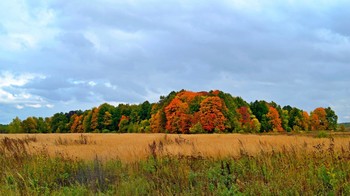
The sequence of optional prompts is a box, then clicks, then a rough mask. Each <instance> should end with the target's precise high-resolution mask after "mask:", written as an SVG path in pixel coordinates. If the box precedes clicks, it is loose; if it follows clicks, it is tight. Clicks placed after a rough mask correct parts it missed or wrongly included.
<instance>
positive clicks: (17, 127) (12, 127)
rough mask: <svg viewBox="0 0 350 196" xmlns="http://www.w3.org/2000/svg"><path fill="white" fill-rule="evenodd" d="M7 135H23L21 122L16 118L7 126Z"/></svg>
mask: <svg viewBox="0 0 350 196" xmlns="http://www.w3.org/2000/svg"><path fill="white" fill-rule="evenodd" d="M8 129H9V133H23V129H22V121H21V119H19V118H18V117H16V118H14V119H13V120H12V122H11V123H10V124H9V128H8Z"/></svg>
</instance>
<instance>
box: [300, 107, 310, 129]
mask: <svg viewBox="0 0 350 196" xmlns="http://www.w3.org/2000/svg"><path fill="white" fill-rule="evenodd" d="M309 127H310V116H309V113H307V112H306V111H303V114H302V118H301V128H302V130H304V131H308V130H309Z"/></svg>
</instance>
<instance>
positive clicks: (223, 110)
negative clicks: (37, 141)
mask: <svg viewBox="0 0 350 196" xmlns="http://www.w3.org/2000/svg"><path fill="white" fill-rule="evenodd" d="M337 120H338V117H337V115H336V113H335V112H334V111H333V110H332V108H330V107H327V108H323V107H318V108H315V109H314V110H313V111H311V112H310V113H308V112H307V111H304V110H302V109H299V108H296V107H292V106H289V105H287V106H283V107H282V106H280V105H278V104H277V103H275V102H267V101H264V100H260V101H258V100H256V101H254V102H251V103H248V102H247V101H245V100H243V99H242V98H241V97H235V96H232V95H231V94H229V93H225V92H222V91H219V90H213V91H209V92H204V91H203V92H192V91H187V90H181V91H178V92H174V91H173V92H171V93H170V94H169V95H167V96H161V97H160V100H159V101H158V102H157V103H150V102H149V101H145V102H143V103H141V104H119V105H118V106H113V105H110V104H108V103H104V104H101V105H100V106H98V107H94V108H92V109H90V110H85V111H81V110H77V111H70V112H67V113H63V112H60V113H56V114H54V115H53V116H51V117H34V116H33V117H28V118H26V119H24V120H21V119H19V118H18V117H16V118H14V119H13V120H12V122H11V123H10V124H8V125H1V126H0V130H1V132H3V133H182V134H189V133H190V134H193V133H264V132H292V131H293V132H299V131H315V130H337Z"/></svg>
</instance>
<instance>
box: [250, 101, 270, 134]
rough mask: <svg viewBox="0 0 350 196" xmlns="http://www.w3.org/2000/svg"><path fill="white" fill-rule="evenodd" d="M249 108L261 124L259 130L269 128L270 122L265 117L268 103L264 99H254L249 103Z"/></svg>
mask: <svg viewBox="0 0 350 196" xmlns="http://www.w3.org/2000/svg"><path fill="white" fill-rule="evenodd" d="M250 109H251V110H252V112H253V114H254V116H255V117H256V118H257V119H258V120H259V122H260V124H261V128H260V132H263V131H269V130H271V127H270V123H269V122H268V119H267V117H266V115H267V113H268V112H269V107H268V103H267V102H266V101H255V102H253V103H251V104H250Z"/></svg>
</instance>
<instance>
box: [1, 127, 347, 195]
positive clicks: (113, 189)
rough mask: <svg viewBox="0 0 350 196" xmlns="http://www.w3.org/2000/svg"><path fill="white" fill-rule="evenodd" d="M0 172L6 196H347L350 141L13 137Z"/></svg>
mask: <svg viewBox="0 0 350 196" xmlns="http://www.w3.org/2000/svg"><path fill="white" fill-rule="evenodd" d="M317 137H321V138H317ZM0 165H1V166H2V168H3V170H2V171H0V186H1V187H4V188H2V189H1V190H0V194H1V195H3V194H22V195H37V194H52V195H55V194H57V195H61V194H65V195H66V194H68V195H92V194H108V195H145V194H146V195H147V194H151V195H174V194H176V195H178V194H180V195H232V194H244V195H245V194H248V195H250V194H254V195H255V194H257V195H266V194H267V195H270V194H271V195H276V194H290V195H295V194H302V195H304V194H305V195H315V194H336V195H338V194H340V195H341V194H345V195H346V194H350V137H349V135H346V134H332V135H330V134H328V133H327V134H325V135H324V133H322V134H309V135H247V134H211V135H209V134H198V135H170V134H32V135H25V134H18V135H15V134H10V135H0Z"/></svg>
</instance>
